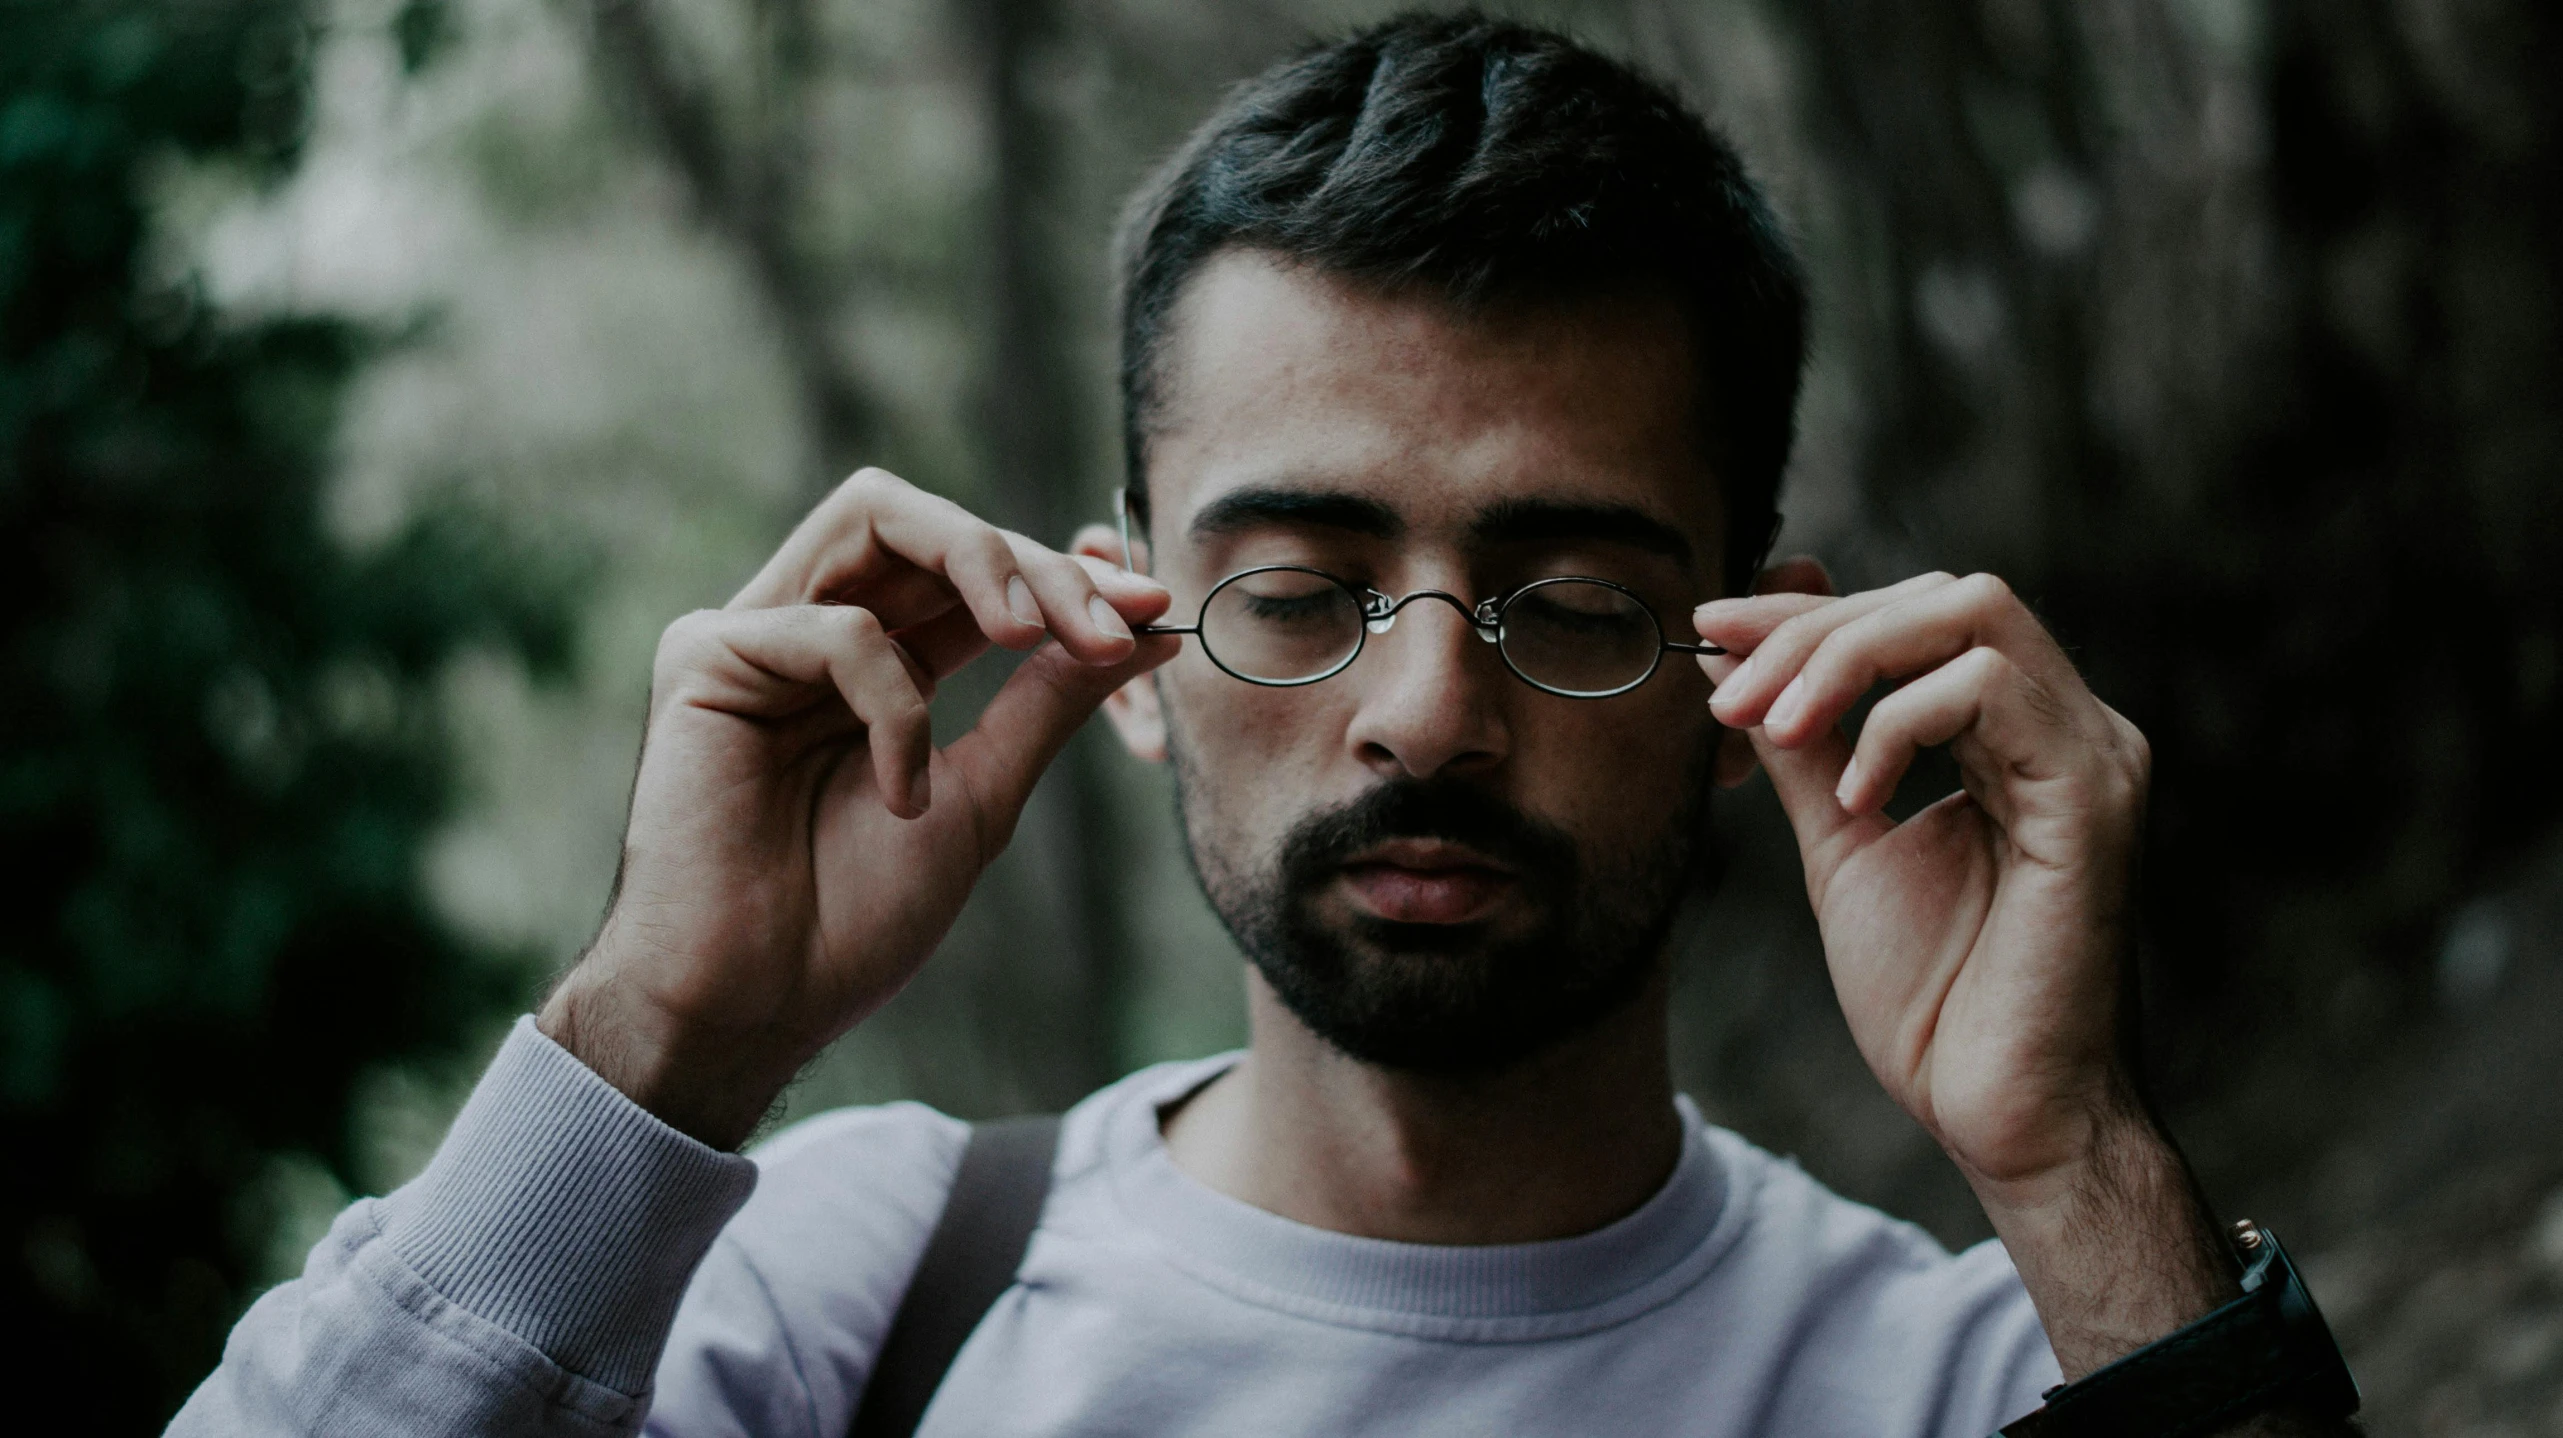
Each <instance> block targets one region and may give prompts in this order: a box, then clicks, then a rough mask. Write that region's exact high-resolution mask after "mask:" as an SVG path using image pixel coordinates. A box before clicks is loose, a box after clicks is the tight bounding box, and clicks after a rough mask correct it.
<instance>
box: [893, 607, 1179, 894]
mask: <svg viewBox="0 0 2563 1438" xmlns="http://www.w3.org/2000/svg"><path fill="white" fill-rule="evenodd" d="M1180 648H1181V645H1180V644H1179V643H1178V642H1177V641H1176V640H1175V639H1174V638H1172V637H1170V636H1163V635H1152V636H1146V637H1143V638H1141V639H1140V641H1139V645H1138V647H1137V648H1136V649H1134V650H1132V651H1131V655H1130V657H1129V658H1128V659H1125V660H1123V661H1122V662H1121V663H1119V664H1107V665H1095V664H1088V663H1085V662H1083V661H1082V660H1079V659H1077V658H1076V657H1074V656H1073V655H1071V654H1069V653H1068V652H1067V651H1066V650H1064V649H1061V648H1060V647H1059V645H1058V643H1057V641H1055V640H1054V641H1052V642H1050V643H1047V644H1044V645H1042V646H1041V647H1040V648H1039V649H1036V650H1034V651H1033V652H1032V653H1031V654H1030V655H1028V656H1026V657H1025V659H1024V661H1023V663H1021V664H1020V665H1017V666H1016V668H1015V672H1014V673H1013V674H1012V675H1011V676H1009V677H1008V678H1007V680H1006V682H1005V686H1004V687H1003V688H1001V689H999V690H998V691H997V697H996V698H994V699H991V700H989V701H988V707H987V709H986V710H984V711H983V712H982V713H981V714H980V715H979V722H978V724H977V726H975V727H974V728H972V729H971V731H970V732H969V733H967V734H964V735H962V736H961V737H960V738H958V739H955V740H954V741H952V743H951V744H950V745H948V746H946V748H945V749H944V751H943V752H944V757H945V758H946V759H947V760H949V761H951V763H952V766H953V768H954V769H955V770H956V771H957V772H958V774H959V777H960V779H961V783H962V784H963V786H964V787H965V789H966V790H967V792H968V793H969V794H970V795H971V796H972V798H973V800H974V801H975V802H976V803H977V805H978V810H979V816H980V823H981V832H982V833H983V834H984V835H986V836H988V839H987V842H986V848H987V851H988V853H989V854H990V855H991V856H993V855H994V854H995V852H996V851H997V850H999V849H1002V848H1004V847H1005V844H1006V841H1007V840H1008V839H1010V838H1012V837H1013V835H1014V827H1015V820H1016V819H1017V818H1018V817H1019V816H1021V814H1022V813H1023V806H1024V801H1026V800H1027V799H1030V798H1031V797H1032V786H1033V785H1034V784H1036V783H1038V782H1040V779H1041V775H1042V771H1043V770H1045V769H1048V768H1049V767H1050V761H1051V760H1053V759H1056V758H1058V757H1059V751H1060V750H1061V749H1062V748H1064V747H1066V745H1067V743H1068V739H1069V736H1070V735H1073V734H1075V733H1076V732H1077V726H1079V725H1081V724H1083V723H1085V722H1086V719H1087V717H1088V716H1090V715H1092V714H1093V713H1094V712H1095V710H1096V708H1097V707H1098V706H1100V705H1101V704H1102V703H1103V702H1104V699H1105V698H1106V697H1107V696H1109V695H1110V694H1111V693H1112V692H1113V691H1114V690H1116V689H1119V688H1120V687H1121V686H1122V685H1124V684H1127V683H1129V682H1130V681H1131V680H1133V679H1136V678H1138V677H1139V676H1140V675H1142V674H1145V673H1147V672H1148V671H1149V670H1151V669H1154V668H1156V667H1157V666H1158V665H1160V664H1163V663H1165V662H1166V661H1167V660H1169V659H1171V658H1173V657H1174V656H1175V654H1176V653H1177V652H1178V651H1179V650H1180Z"/></svg>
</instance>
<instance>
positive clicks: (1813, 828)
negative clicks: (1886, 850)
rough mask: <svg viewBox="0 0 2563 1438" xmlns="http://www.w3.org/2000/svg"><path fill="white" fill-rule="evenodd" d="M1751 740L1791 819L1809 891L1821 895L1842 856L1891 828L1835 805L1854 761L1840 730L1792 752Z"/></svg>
mask: <svg viewBox="0 0 2563 1438" xmlns="http://www.w3.org/2000/svg"><path fill="white" fill-rule="evenodd" d="M1748 737H1750V738H1751V739H1752V741H1753V751H1754V754H1755V756H1756V757H1758V758H1759V759H1760V760H1761V761H1762V769H1763V772H1765V773H1767V774H1769V775H1770V776H1771V790H1772V792H1773V793H1774V794H1777V795H1778V796H1779V799H1780V808H1781V810H1782V811H1783V812H1785V813H1786V814H1787V815H1788V816H1789V828H1790V829H1791V830H1792V831H1793V832H1795V833H1796V835H1797V836H1798V854H1799V857H1800V858H1801V859H1802V860H1803V861H1804V862H1805V865H1806V872H1807V885H1808V890H1809V892H1810V893H1811V894H1813V895H1817V896H1821V894H1822V893H1823V890H1824V884H1825V882H1826V881H1827V880H1828V879H1830V878H1831V876H1832V874H1833V870H1834V868H1835V867H1836V866H1837V865H1839V864H1840V863H1841V862H1842V859H1843V858H1844V856H1846V855H1848V854H1850V853H1852V852H1855V851H1856V850H1857V849H1858V848H1859V847H1860V846H1861V845H1863V844H1865V843H1867V842H1868V841H1869V840H1871V839H1873V838H1875V837H1877V836H1878V835H1879V834H1882V833H1884V832H1886V830H1887V829H1889V828H1891V827H1893V826H1892V825H1890V824H1889V823H1888V822H1887V820H1886V818H1885V817H1884V816H1882V815H1878V814H1852V813H1848V812H1845V811H1844V809H1843V807H1842V806H1841V804H1839V803H1837V802H1836V801H1835V799H1834V791H1835V789H1836V788H1838V787H1839V786H1840V784H1841V782H1842V771H1843V768H1844V766H1846V765H1847V764H1849V763H1850V761H1851V741H1850V740H1848V739H1846V738H1844V737H1843V736H1842V732H1841V731H1840V730H1838V729H1837V730H1835V731H1833V732H1831V733H1829V734H1824V735H1820V736H1818V737H1816V738H1814V739H1811V740H1809V741H1807V742H1806V743H1804V744H1801V745H1799V746H1798V747H1796V748H1794V749H1783V748H1781V747H1780V746H1778V745H1776V744H1774V743H1772V742H1771V741H1770V738H1769V737H1768V736H1766V735H1764V734H1763V733H1761V732H1760V731H1758V730H1756V731H1754V732H1753V733H1751V734H1750V735H1749V736H1748Z"/></svg>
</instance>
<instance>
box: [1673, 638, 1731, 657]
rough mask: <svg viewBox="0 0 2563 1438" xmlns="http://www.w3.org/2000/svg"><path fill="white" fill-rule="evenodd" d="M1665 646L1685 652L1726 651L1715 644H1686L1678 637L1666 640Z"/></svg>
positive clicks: (1716, 652) (1707, 652)
mask: <svg viewBox="0 0 2563 1438" xmlns="http://www.w3.org/2000/svg"><path fill="white" fill-rule="evenodd" d="M1664 647H1665V648H1667V649H1679V650H1681V651H1682V652H1683V653H1685V654H1724V653H1725V652H1726V651H1725V650H1723V649H1720V648H1719V647H1717V646H1716V645H1714V644H1684V643H1682V642H1681V641H1680V640H1678V639H1667V640H1665V641H1664Z"/></svg>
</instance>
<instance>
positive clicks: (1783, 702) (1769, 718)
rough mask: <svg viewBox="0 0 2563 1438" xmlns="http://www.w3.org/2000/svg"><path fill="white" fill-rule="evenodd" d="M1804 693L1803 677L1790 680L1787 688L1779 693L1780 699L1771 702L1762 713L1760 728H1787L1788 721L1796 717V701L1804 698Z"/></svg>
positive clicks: (1805, 685) (1805, 688) (1805, 687)
mask: <svg viewBox="0 0 2563 1438" xmlns="http://www.w3.org/2000/svg"><path fill="white" fill-rule="evenodd" d="M1806 691H1807V681H1806V679H1805V677H1804V676H1803V675H1802V676H1800V677H1798V678H1796V679H1792V680H1790V681H1789V683H1788V687H1786V688H1784V689H1782V690H1781V691H1780V697H1779V698H1777V699H1774V700H1772V701H1771V707H1770V708H1769V709H1766V710H1764V711H1763V713H1762V727H1763V728H1765V729H1786V728H1788V727H1789V723H1790V721H1791V720H1794V719H1796V718H1797V717H1798V701H1800V700H1802V699H1804V698H1805V697H1806Z"/></svg>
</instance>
